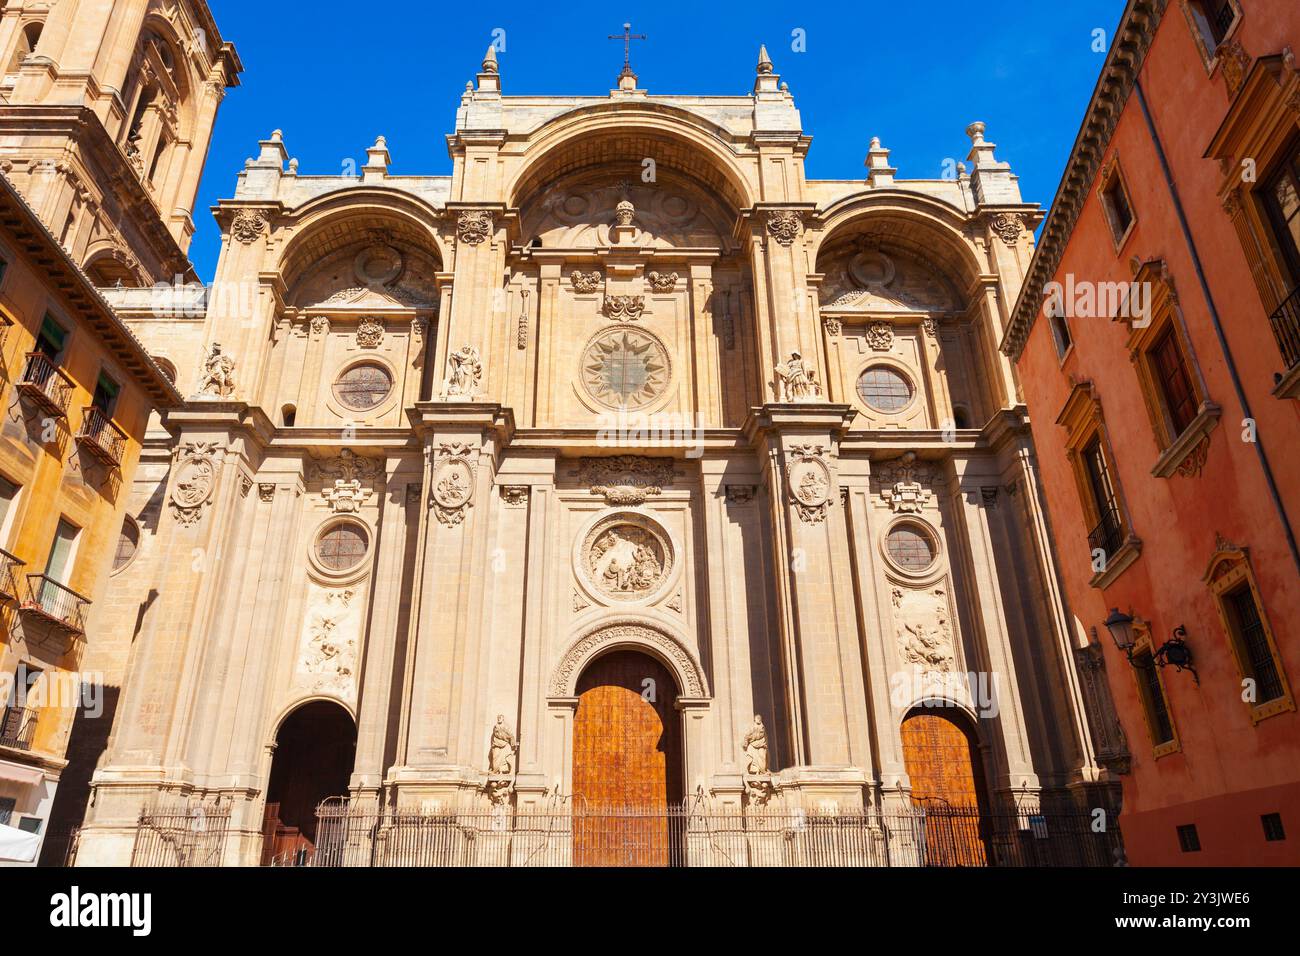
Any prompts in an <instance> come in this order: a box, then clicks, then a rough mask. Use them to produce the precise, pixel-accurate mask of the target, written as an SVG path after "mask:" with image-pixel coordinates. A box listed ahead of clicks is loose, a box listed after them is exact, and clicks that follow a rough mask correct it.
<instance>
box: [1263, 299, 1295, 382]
mask: <svg viewBox="0 0 1300 956" xmlns="http://www.w3.org/2000/svg"><path fill="white" fill-rule="evenodd" d="M1268 321H1269V324H1270V325H1271V326H1272V327H1273V338H1275V339H1277V347H1278V350H1279V351H1280V352H1281V353H1282V361H1283V362H1285V363H1286V367H1287V369H1292V368H1295V367H1296V365H1297V364H1300V286H1296V287H1295V288H1294V289H1292V290H1291V294H1290V295H1288V296H1287V297H1286V299H1285V300H1283V302H1282V304H1281V305H1279V306H1278V307H1277V311H1276V312H1274V313H1273V314H1272V316H1270V317H1269V320H1268Z"/></svg>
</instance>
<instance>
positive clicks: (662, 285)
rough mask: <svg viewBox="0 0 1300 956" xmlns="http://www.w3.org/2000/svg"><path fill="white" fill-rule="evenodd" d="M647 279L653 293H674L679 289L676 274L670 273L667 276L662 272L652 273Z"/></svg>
mask: <svg viewBox="0 0 1300 956" xmlns="http://www.w3.org/2000/svg"><path fill="white" fill-rule="evenodd" d="M645 278H646V284H647V285H648V286H650V291H651V292H672V291H673V289H675V288H676V287H677V278H678V276H677V273H676V272H670V273H668V274H667V275H664V274H663V273H662V272H651V273H649V274H647V275H646V277H645Z"/></svg>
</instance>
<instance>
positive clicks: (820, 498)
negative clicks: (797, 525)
mask: <svg viewBox="0 0 1300 956" xmlns="http://www.w3.org/2000/svg"><path fill="white" fill-rule="evenodd" d="M824 451H825V449H824V448H823V447H822V446H821V445H797V446H795V447H794V448H792V449H790V453H789V457H790V463H789V464H788V465H787V466H786V471H785V483H786V490H787V492H788V494H789V496H790V504H791V505H793V506H794V509H795V511H796V512H797V513H798V515H799V520H800V521H802V522H804V523H805V524H821V523H822V522H823V521H825V520H826V513H827V512H828V511H830V507H831V473H830V469H829V468H828V467H827V466H826V461H825V459H824V458H823V457H822V455H823V452H824Z"/></svg>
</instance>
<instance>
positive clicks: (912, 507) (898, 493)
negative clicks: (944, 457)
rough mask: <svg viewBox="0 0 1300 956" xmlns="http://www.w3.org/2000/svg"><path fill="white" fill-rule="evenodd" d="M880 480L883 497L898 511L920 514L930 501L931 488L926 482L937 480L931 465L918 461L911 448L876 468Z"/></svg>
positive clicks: (881, 495)
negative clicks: (934, 478)
mask: <svg viewBox="0 0 1300 956" xmlns="http://www.w3.org/2000/svg"><path fill="white" fill-rule="evenodd" d="M875 477H876V480H877V481H879V482H880V484H881V489H880V497H881V498H882V499H884V501H885V503H886V504H887V505H889V508H890V510H891V511H893V512H895V513H896V514H897V513H919V512H920V511H921V510H922V509H923V508H924V507H925V506H926V504H927V503H929V501H930V489H929V488H927V487H925V485H924V484H922V482H923V481H924V482H929V481H932V480H933V472H932V470H931V469H930V466H928V465H925V464H922V463H920V462H918V461H917V458H916V452H913V451H909V452H906V453H905V454H903V455H902V456H901V457H899V458H895V459H894V460H893V461H889V462H885V463H884V464H882V465H881V466H880V467H879V468H877V469H876V470H875Z"/></svg>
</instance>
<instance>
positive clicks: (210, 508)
mask: <svg viewBox="0 0 1300 956" xmlns="http://www.w3.org/2000/svg"><path fill="white" fill-rule="evenodd" d="M169 420H170V422H171V424H172V425H173V426H174V427H175V428H176V429H177V432H178V441H177V456H176V459H175V462H174V465H173V467H172V470H171V474H170V477H169V481H168V487H167V494H166V504H165V506H164V508H163V513H162V518H161V526H160V529H159V532H158V540H157V545H158V549H159V554H160V560H159V562H158V567H159V573H160V577H159V578H158V579H157V581H156V588H157V597H156V599H155V600H154V601H153V603H152V606H151V607H150V608H149V609H148V612H147V614H146V615H145V617H144V619H143V622H142V625H141V628H140V633H139V636H138V637H137V638H136V641H135V648H134V650H133V652H132V660H131V664H130V668H129V670H128V673H127V677H126V680H125V682H124V687H123V693H122V702H121V705H120V707H119V710H118V717H117V720H116V723H115V725H114V730H113V735H112V737H111V739H110V741H109V746H108V751H107V753H106V754H105V757H104V760H103V763H102V765H101V767H100V769H99V770H97V771H96V772H95V775H94V777H93V778H92V787H93V788H94V791H95V792H94V796H93V797H92V801H91V810H90V811H89V813H88V815H87V822H86V826H85V827H84V828H83V831H82V840H81V844H80V850H79V852H78V857H77V862H78V864H79V865H126V864H127V863H129V862H130V855H131V847H132V845H133V841H134V832H135V824H136V819H137V816H138V814H139V811H140V808H141V807H142V806H143V805H144V804H145V803H147V802H148V801H150V800H151V799H154V798H156V797H157V795H158V794H159V793H160V792H162V791H164V790H166V791H170V792H179V793H184V792H187V790H188V789H189V787H190V786H191V783H190V776H189V771H188V770H187V766H186V759H187V756H188V754H187V751H188V749H189V743H190V739H191V728H192V726H193V719H194V716H195V706H196V703H197V700H196V694H197V686H198V678H199V673H200V669H201V667H202V664H203V658H204V641H203V637H204V635H206V634H208V633H210V632H211V628H212V622H213V619H214V616H215V615H216V613H217V612H218V609H219V604H220V602H221V601H222V600H223V598H224V596H225V595H227V594H228V593H229V588H230V581H231V580H232V579H237V578H241V577H242V575H243V573H244V569H243V568H242V567H240V565H239V562H237V561H231V560H228V557H227V555H226V554H225V551H224V545H225V542H227V541H231V540H234V538H235V535H234V526H235V524H236V523H237V518H238V516H239V514H240V513H241V511H242V510H243V509H242V508H241V505H242V504H243V499H242V495H243V492H244V488H245V487H246V485H247V478H248V476H249V475H250V474H252V473H253V472H254V471H255V470H256V469H255V467H254V466H253V464H252V463H251V462H250V458H260V455H261V450H262V449H263V448H265V446H266V444H267V442H268V441H269V438H270V434H271V430H272V429H271V424H270V422H269V421H267V420H266V417H265V416H264V415H262V413H261V412H260V411H259V410H257V409H250V408H249V407H248V406H246V405H241V404H236V403H217V402H211V403H207V402H205V403H201V404H193V405H190V406H188V407H187V408H185V409H183V410H178V411H173V412H172V413H171V415H170V416H169Z"/></svg>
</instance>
